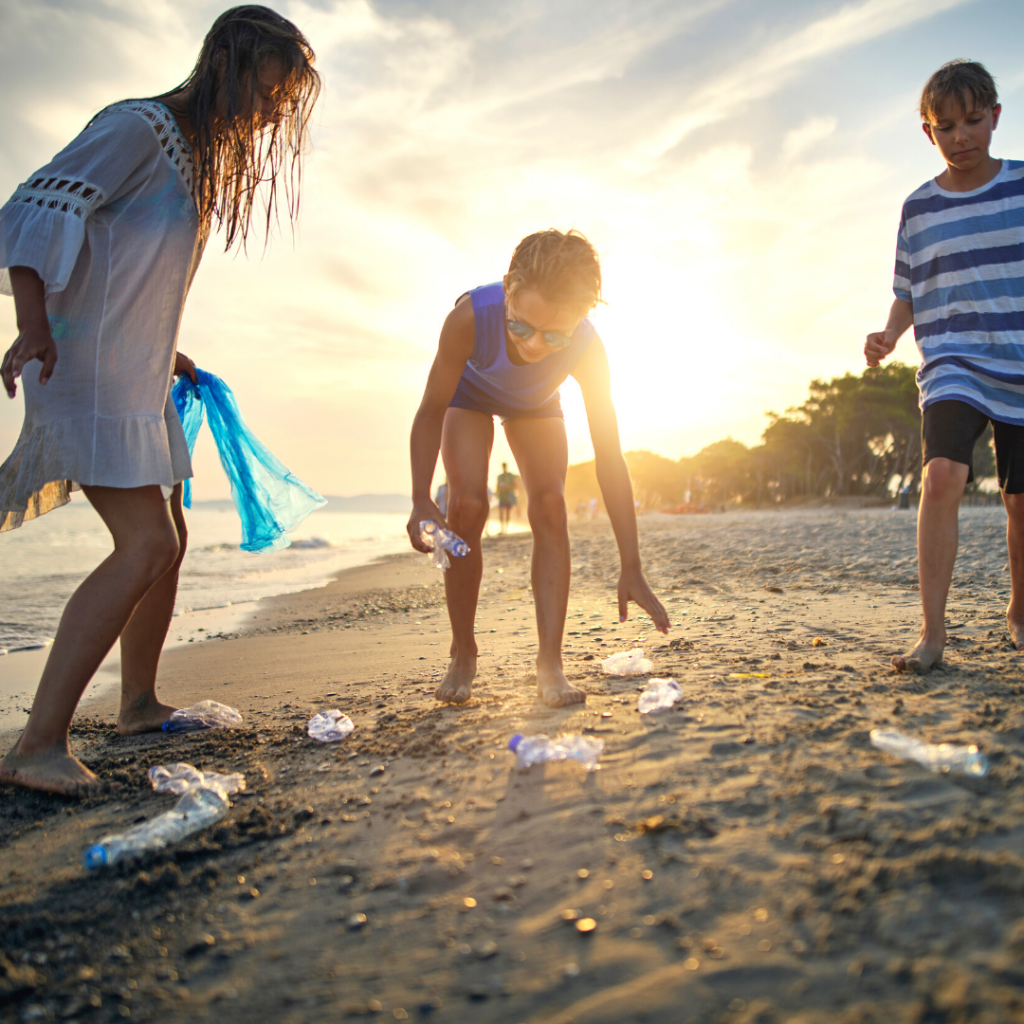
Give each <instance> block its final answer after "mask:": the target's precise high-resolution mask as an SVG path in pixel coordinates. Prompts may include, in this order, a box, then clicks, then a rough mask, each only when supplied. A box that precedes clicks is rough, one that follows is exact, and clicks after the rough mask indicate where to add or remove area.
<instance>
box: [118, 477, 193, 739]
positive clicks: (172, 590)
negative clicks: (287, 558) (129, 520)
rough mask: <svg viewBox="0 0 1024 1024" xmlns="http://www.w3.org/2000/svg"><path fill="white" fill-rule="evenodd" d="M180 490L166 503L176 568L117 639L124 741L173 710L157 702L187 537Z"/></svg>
mask: <svg viewBox="0 0 1024 1024" xmlns="http://www.w3.org/2000/svg"><path fill="white" fill-rule="evenodd" d="M181 492H182V485H181V484H178V485H177V486H176V487H175V488H174V493H173V494H172V495H171V500H170V502H169V505H170V511H171V518H172V519H173V521H174V528H175V530H176V531H177V534H178V557H177V558H176V559H175V560H174V564H173V565H172V566H171V567H170V569H168V570H167V572H165V573H164V575H163V576H161V577H160V579H159V580H157V581H156V583H154V584H153V586H152V587H150V589H149V592H148V593H147V594H146V596H145V597H144V598H143V599H142V600H141V601H140V602H139V604H138V607H137V608H136V609H135V611H134V612H133V613H132V617H131V618H130V619H129V620H128V625H127V626H125V628H124V631H123V632H122V633H121V710H120V712H119V714H118V716H117V731H118V732H119V733H120V734H121V735H122V736H132V735H134V734H135V733H140V732H154V731H155V730H157V729H159V728H160V726H162V725H163V724H164V722H166V721H167V719H168V718H170V717H171V714H172V712H174V711H175V710H176V709H175V708H173V707H171V706H170V705H169V704H161V703H160V701H159V700H157V696H156V672H157V667H158V665H159V664H160V652H161V651H162V650H163V646H164V641H165V640H166V639H167V630H168V629H169V628H170V625H171V618H172V617H173V616H174V600H175V597H176V596H177V593H178V570H179V569H180V568H181V562H182V559H183V558H184V557H185V547H186V545H187V543H188V531H187V529H186V527H185V514H184V512H183V510H182V507H181Z"/></svg>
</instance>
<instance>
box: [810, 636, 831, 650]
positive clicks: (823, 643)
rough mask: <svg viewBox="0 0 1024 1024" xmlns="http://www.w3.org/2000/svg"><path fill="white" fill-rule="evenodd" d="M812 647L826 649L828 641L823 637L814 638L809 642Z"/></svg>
mask: <svg viewBox="0 0 1024 1024" xmlns="http://www.w3.org/2000/svg"><path fill="white" fill-rule="evenodd" d="M811 646H812V647H828V641H827V640H826V639H825V638H824V637H823V636H816V637H815V638H814V639H813V640H812V641H811Z"/></svg>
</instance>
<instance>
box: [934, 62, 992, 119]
mask: <svg viewBox="0 0 1024 1024" xmlns="http://www.w3.org/2000/svg"><path fill="white" fill-rule="evenodd" d="M968 97H970V99H971V100H973V101H974V107H975V109H978V110H990V109H991V108H992V107H994V106H995V105H996V104H997V103H998V102H999V96H998V95H997V93H996V83H995V80H994V79H993V78H992V76H991V75H990V74H989V73H988V71H987V70H986V69H985V66H984V65H983V64H979V63H978V62H977V61H973V60H966V59H964V58H962V57H961V58H960V59H959V60H951V61H949V63H948V64H943V65H942V67H941V68H939V70H938V71H936V72H935V74H934V75H932V77H931V78H929V79H928V81H927V83H926V84H925V87H924V91H923V92H922V93H921V120H922V121H927V120H928V119H929V118H930V117H932V116H934V114H935V113H936V111H937V110H938V108H939V107H940V106H941V105H942V102H943V100H948V99H954V100H956V101H957V103H959V104H960V106H961V108H962V109H963V110H964V111H965V112H966V111H967V109H968V108H967V104H968Z"/></svg>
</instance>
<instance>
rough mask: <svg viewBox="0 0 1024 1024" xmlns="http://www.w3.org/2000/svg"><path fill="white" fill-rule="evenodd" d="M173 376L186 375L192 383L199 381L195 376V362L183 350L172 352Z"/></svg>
mask: <svg viewBox="0 0 1024 1024" xmlns="http://www.w3.org/2000/svg"><path fill="white" fill-rule="evenodd" d="M174 376H175V377H188V379H189V380H190V381H192V383H193V384H198V383H199V378H198V377H197V376H196V364H195V363H193V362H192V360H191V359H189V357H188V356H187V355H185V353H184V352H175V353H174Z"/></svg>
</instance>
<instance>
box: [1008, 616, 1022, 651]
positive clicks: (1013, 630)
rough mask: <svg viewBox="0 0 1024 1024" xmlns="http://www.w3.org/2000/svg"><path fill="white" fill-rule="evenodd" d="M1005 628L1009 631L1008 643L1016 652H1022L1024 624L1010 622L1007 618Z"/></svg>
mask: <svg viewBox="0 0 1024 1024" xmlns="http://www.w3.org/2000/svg"><path fill="white" fill-rule="evenodd" d="M1006 628H1007V629H1008V630H1009V631H1010V643H1011V644H1013V646H1014V647H1016V648H1017V650H1018V651H1024V622H1011V621H1010V619H1009V617H1007V619H1006Z"/></svg>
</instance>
